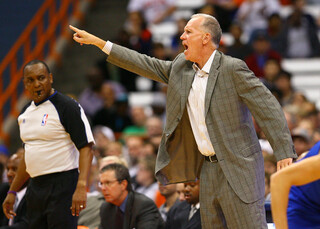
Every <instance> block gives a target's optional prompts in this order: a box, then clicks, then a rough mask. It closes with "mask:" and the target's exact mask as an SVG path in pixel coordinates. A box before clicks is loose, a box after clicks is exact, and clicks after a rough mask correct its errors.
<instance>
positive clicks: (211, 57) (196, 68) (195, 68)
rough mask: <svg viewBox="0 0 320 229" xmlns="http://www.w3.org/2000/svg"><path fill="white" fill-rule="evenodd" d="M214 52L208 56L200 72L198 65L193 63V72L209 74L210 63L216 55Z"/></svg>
mask: <svg viewBox="0 0 320 229" xmlns="http://www.w3.org/2000/svg"><path fill="white" fill-rule="evenodd" d="M216 51H217V50H214V51H213V52H212V54H211V56H210V58H209V59H208V60H207V62H206V63H205V65H204V66H203V68H202V69H201V70H200V69H199V67H198V65H197V64H196V63H193V65H192V67H193V69H194V70H195V71H203V72H205V73H207V74H209V72H210V68H211V65H212V62H213V58H214V56H215V54H216Z"/></svg>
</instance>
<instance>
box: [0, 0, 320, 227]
mask: <svg viewBox="0 0 320 229" xmlns="http://www.w3.org/2000/svg"><path fill="white" fill-rule="evenodd" d="M312 4H314V5H317V4H318V5H317V7H320V4H319V2H318V1H316V0H314V1H312V0H309V1H308V0H207V1H206V4H205V5H204V6H202V7H200V8H197V9H194V12H193V13H207V14H211V15H213V16H215V17H216V18H217V19H218V21H219V22H220V25H221V27H222V30H223V32H224V33H228V34H230V36H231V37H232V42H231V43H230V44H229V43H227V42H225V41H224V40H223V39H222V41H221V43H220V46H219V50H220V51H221V52H223V53H225V54H227V55H231V56H233V57H237V58H240V59H243V60H244V61H245V62H246V63H247V65H248V67H249V68H250V69H251V70H252V71H253V72H254V73H255V75H256V76H257V77H259V78H260V79H261V81H262V82H263V83H264V84H265V85H266V87H268V88H269V90H270V91H271V92H272V93H273V94H274V96H275V97H276V98H277V99H278V101H279V103H280V104H281V106H282V107H283V110H284V112H285V116H286V119H287V123H288V126H289V129H290V131H291V134H292V138H293V142H294V146H295V149H296V152H297V154H298V156H302V155H303V154H304V153H305V152H306V151H308V150H309V149H310V148H311V147H312V146H313V145H314V144H315V143H316V142H318V141H320V113H319V111H318V109H317V107H316V106H315V104H314V103H313V102H311V101H308V99H307V98H306V97H305V95H304V94H303V93H301V92H299V91H297V90H295V88H294V87H293V85H292V81H291V79H292V73H290V72H288V71H285V70H284V69H283V67H282V62H281V61H282V60H283V59H284V58H312V57H319V56H320V43H319V37H318V34H319V29H320V15H318V18H316V17H314V16H313V15H311V14H309V13H308V12H307V11H306V10H305V6H306V5H309V6H310V5H312ZM283 7H291V9H292V10H291V11H290V12H289V14H288V15H287V16H285V17H284V16H282V14H281V10H282V8H283ZM177 10H179V9H178V7H177V6H176V1H175V0H130V1H129V3H128V8H127V11H128V14H127V20H126V22H125V24H124V25H123V27H122V29H121V30H120V31H119V33H118V35H117V37H115V38H114V39H113V40H112V39H111V40H112V41H113V42H115V43H118V44H120V45H123V46H125V47H128V48H131V49H134V50H136V51H138V52H140V53H144V54H146V55H150V56H154V57H156V58H159V59H162V60H172V59H174V58H175V56H176V55H177V54H178V53H180V52H181V51H182V50H183V47H182V45H181V42H180V35H181V34H182V33H183V29H184V26H185V25H186V23H187V20H188V19H189V18H183V17H180V18H176V17H174V15H175V12H176V11H177ZM168 21H171V22H172V23H176V28H177V33H176V34H175V35H173V36H172V37H171V38H170V39H171V43H170V45H169V46H168V45H165V44H163V43H159V42H154V40H153V34H152V32H151V30H150V26H151V25H153V24H160V23H163V22H168ZM86 79H87V85H88V87H87V88H85V89H84V90H83V92H82V93H81V94H80V95H79V96H77V99H78V101H79V102H80V104H81V106H82V107H83V109H84V110H85V112H86V114H87V116H88V118H89V121H90V123H91V126H92V130H93V134H94V138H95V141H96V145H95V146H94V148H93V154H94V159H93V162H92V168H91V176H90V182H89V183H90V186H89V187H88V197H89V198H88V205H87V209H86V210H85V211H83V212H81V214H80V217H79V224H83V225H85V224H86V221H85V220H83V221H81V219H84V218H88V216H90V217H91V219H92V218H94V219H95V220H98V218H99V217H97V216H94V214H93V213H92V212H95V211H96V209H97V207H99V206H100V204H101V203H102V202H103V201H105V200H104V199H103V196H102V194H101V189H100V187H99V185H98V183H99V169H100V168H102V167H103V166H104V165H105V164H107V163H110V160H111V161H115V160H116V161H120V162H121V163H123V164H124V165H126V166H127V167H128V168H129V173H130V176H131V179H132V184H133V188H134V190H135V191H136V192H140V193H143V194H145V195H146V196H148V197H149V198H151V199H152V200H154V201H155V203H156V204H157V206H158V207H159V208H160V213H161V214H162V216H163V218H164V220H166V219H167V212H168V211H169V209H170V207H171V206H173V205H174V204H175V203H176V201H178V202H179V201H180V200H184V197H183V194H185V193H186V194H187V195H191V194H190V192H192V191H191V189H192V188H193V187H194V186H195V185H198V184H184V185H181V186H179V185H172V187H170V186H165V187H163V186H161V185H159V184H158V182H157V181H156V180H155V177H154V169H155V158H156V155H157V149H158V146H159V144H160V140H161V136H162V131H163V127H164V122H165V120H166V110H165V104H166V86H165V85H162V84H160V83H157V82H153V81H149V80H148V79H144V78H141V77H140V76H138V75H134V74H133V73H130V72H128V71H126V70H123V69H120V68H117V67H115V66H113V65H111V64H108V63H107V62H106V61H105V59H102V60H101V61H99V62H97V63H96V64H95V65H94V66H92V67H91V68H90V69H89V71H88V72H87V73H86ZM146 91H148V92H153V93H152V101H151V102H150V104H149V105H148V106H141V105H135V104H130V101H129V93H131V92H146ZM256 132H257V136H258V138H259V139H260V143H261V148H262V151H263V155H264V158H265V174H266V175H265V183H266V189H265V191H266V193H265V198H266V203H268V202H270V186H269V184H270V176H271V174H273V173H274V172H275V171H276V169H277V167H276V159H275V157H274V155H273V151H272V148H271V146H270V144H269V143H268V142H267V141H266V140H265V136H264V134H263V132H261V130H260V128H259V126H257V125H256ZM9 156H10V153H9V151H8V150H7V149H6V148H5V147H4V146H1V147H0V162H1V163H0V172H1V174H3V175H2V176H0V178H1V179H2V182H3V183H5V182H7V181H8V178H7V175H8V173H7V171H6V167H7V162H8V159H9ZM181 194H182V195H181ZM179 199H180V200H179ZM189 199H190V198H189ZM91 201H92V203H93V204H92V205H90V203H91ZM166 201H167V202H166ZM198 201H199V200H198ZM165 203H167V204H165ZM196 203H197V200H195V202H192V203H191V204H196ZM189 204H190V203H189ZM90 206H92V208H93V210H92V212H91V213H90ZM161 206H162V207H161ZM175 211H177V210H175ZM85 214H88V215H87V217H86V216H85ZM91 214H92V216H91ZM172 214H174V213H172ZM269 216H270V215H269ZM90 217H89V218H90ZM267 217H268V215H267ZM171 220H172V216H171ZM270 220H272V219H269V221H270ZM96 224H97V222H96V221H95V223H94V225H95V226H96ZM87 225H88V224H87ZM172 225H175V223H174V222H171V226H168V225H167V226H168V228H177V227H174V226H172ZM200 227H201V225H200ZM90 228H91V227H90ZM92 228H94V227H92Z"/></svg>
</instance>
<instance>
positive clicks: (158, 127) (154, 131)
mask: <svg viewBox="0 0 320 229" xmlns="http://www.w3.org/2000/svg"><path fill="white" fill-rule="evenodd" d="M146 130H147V138H151V137H153V136H159V135H161V134H162V132H163V122H162V120H161V119H160V118H159V117H158V116H150V117H148V118H147V121H146Z"/></svg>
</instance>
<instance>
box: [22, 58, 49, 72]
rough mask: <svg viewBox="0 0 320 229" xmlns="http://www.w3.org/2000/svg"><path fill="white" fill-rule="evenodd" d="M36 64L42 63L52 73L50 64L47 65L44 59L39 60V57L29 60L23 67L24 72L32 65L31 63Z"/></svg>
mask: <svg viewBox="0 0 320 229" xmlns="http://www.w3.org/2000/svg"><path fill="white" fill-rule="evenodd" d="M35 64H42V65H43V66H44V67H45V68H46V69H47V72H48V73H49V74H50V73H51V72H50V69H49V67H48V65H47V64H46V63H45V62H44V61H42V60H37V59H35V60H31V61H29V62H28V63H27V64H26V65H25V66H24V67H23V72H24V70H25V69H26V67H28V66H31V65H35Z"/></svg>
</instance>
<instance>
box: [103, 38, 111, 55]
mask: <svg viewBox="0 0 320 229" xmlns="http://www.w3.org/2000/svg"><path fill="white" fill-rule="evenodd" d="M112 45H113V43H112V42H111V41H107V42H106V44H105V45H104V47H103V49H102V51H103V52H104V53H105V54H107V55H110V53H111V49H112Z"/></svg>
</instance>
